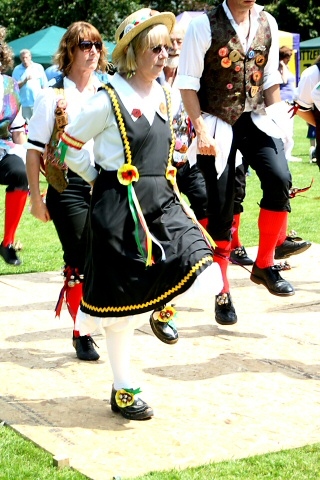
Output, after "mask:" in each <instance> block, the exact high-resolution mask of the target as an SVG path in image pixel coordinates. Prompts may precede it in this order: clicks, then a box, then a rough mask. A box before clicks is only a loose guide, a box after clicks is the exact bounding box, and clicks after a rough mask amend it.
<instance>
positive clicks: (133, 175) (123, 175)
mask: <svg viewBox="0 0 320 480" xmlns="http://www.w3.org/2000/svg"><path fill="white" fill-rule="evenodd" d="M118 180H119V182H120V183H121V184H122V185H130V183H132V182H137V181H138V180H139V172H138V170H137V169H136V167H135V166H134V165H130V164H129V163H125V164H124V165H122V167H120V168H119V170H118Z"/></svg>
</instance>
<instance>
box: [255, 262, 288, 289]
mask: <svg viewBox="0 0 320 480" xmlns="http://www.w3.org/2000/svg"><path fill="white" fill-rule="evenodd" d="M281 270H282V268H281V265H273V266H272V267H267V268H259V267H257V265H256V264H255V263H254V264H253V267H252V273H251V276H250V280H251V281H252V282H254V283H256V284H257V285H264V286H265V287H266V288H267V289H268V290H269V292H270V293H272V294H273V295H278V296H280V297H286V296H289V295H294V293H295V292H294V288H293V286H292V285H291V283H289V282H287V281H286V280H284V278H282V277H281V275H280V273H279V271H281Z"/></svg>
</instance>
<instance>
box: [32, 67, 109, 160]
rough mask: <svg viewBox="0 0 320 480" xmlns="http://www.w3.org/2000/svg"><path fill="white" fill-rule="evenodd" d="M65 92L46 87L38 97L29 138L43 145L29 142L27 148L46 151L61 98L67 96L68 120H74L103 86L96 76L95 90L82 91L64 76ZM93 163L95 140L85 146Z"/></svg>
mask: <svg viewBox="0 0 320 480" xmlns="http://www.w3.org/2000/svg"><path fill="white" fill-rule="evenodd" d="M63 86H64V94H62V95H59V96H57V94H56V92H55V91H54V88H51V87H50V88H49V87H48V88H44V89H42V90H41V92H40V93H39V95H38V96H37V98H36V101H35V104H34V109H33V115H32V117H31V119H30V122H29V126H28V130H29V135H28V139H30V140H34V141H36V142H39V143H40V144H42V145H43V146H41V145H34V144H33V143H30V142H28V143H27V149H33V150H38V151H40V152H43V151H44V146H45V145H46V144H47V143H49V141H50V138H51V134H52V131H53V128H54V122H55V115H54V110H55V108H56V105H57V100H58V99H59V98H65V99H66V102H67V108H66V111H67V113H68V122H69V123H70V122H72V120H73V119H74V118H76V117H77V115H79V114H81V111H82V108H83V106H84V105H85V104H86V102H87V100H89V98H90V97H92V96H93V95H94V94H95V93H96V92H97V90H98V88H99V87H100V86H101V82H100V80H99V79H98V77H96V76H94V79H93V90H87V89H85V90H83V91H82V92H80V91H79V90H78V89H77V87H76V84H75V83H74V82H73V81H72V80H70V79H69V78H67V77H64V78H63ZM84 148H85V149H86V150H87V152H88V154H89V158H90V162H92V164H93V142H89V143H88V144H86V145H85V146H84Z"/></svg>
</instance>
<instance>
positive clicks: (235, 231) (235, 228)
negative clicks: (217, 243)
mask: <svg viewBox="0 0 320 480" xmlns="http://www.w3.org/2000/svg"><path fill="white" fill-rule="evenodd" d="M239 228H240V213H236V214H235V215H233V222H232V227H231V232H232V240H231V250H234V249H235V248H238V247H241V245H242V244H241V242H240V237H239Z"/></svg>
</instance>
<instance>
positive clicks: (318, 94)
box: [311, 82, 320, 110]
mask: <svg viewBox="0 0 320 480" xmlns="http://www.w3.org/2000/svg"><path fill="white" fill-rule="evenodd" d="M311 97H312V100H313V103H314V104H315V106H316V107H317V109H318V110H320V82H319V83H317V84H316V86H315V87H314V89H313V90H312V92H311Z"/></svg>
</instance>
